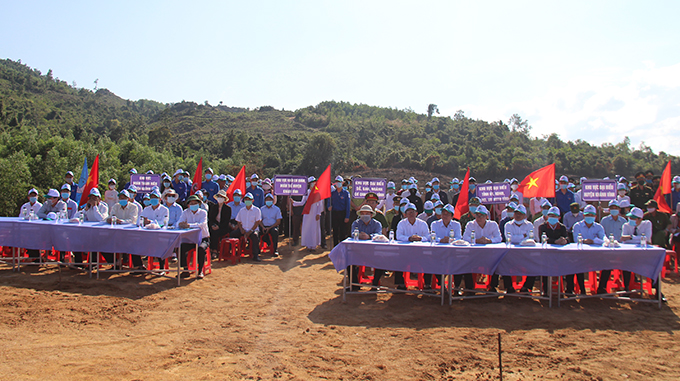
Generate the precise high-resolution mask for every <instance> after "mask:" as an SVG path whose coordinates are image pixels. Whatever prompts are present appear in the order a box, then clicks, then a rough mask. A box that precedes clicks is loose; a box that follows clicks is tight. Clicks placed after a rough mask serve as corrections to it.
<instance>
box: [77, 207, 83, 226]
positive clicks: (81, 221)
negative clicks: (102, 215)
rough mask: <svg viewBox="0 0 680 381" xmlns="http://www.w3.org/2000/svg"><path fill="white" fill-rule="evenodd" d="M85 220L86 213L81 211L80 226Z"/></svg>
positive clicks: (79, 216)
mask: <svg viewBox="0 0 680 381" xmlns="http://www.w3.org/2000/svg"><path fill="white" fill-rule="evenodd" d="M84 220H85V213H84V212H83V211H82V210H81V211H80V212H78V225H82V224H83V221H84Z"/></svg>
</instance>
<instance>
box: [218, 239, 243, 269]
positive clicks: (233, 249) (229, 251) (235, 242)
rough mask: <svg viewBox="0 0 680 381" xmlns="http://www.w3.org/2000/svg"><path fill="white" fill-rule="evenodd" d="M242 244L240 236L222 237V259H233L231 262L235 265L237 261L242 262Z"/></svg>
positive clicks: (220, 258)
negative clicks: (240, 250) (240, 253)
mask: <svg viewBox="0 0 680 381" xmlns="http://www.w3.org/2000/svg"><path fill="white" fill-rule="evenodd" d="M240 246H241V242H240V240H239V239H238V238H229V237H225V238H222V240H221V241H220V257H219V260H220V261H227V260H229V259H231V264H232V265H235V264H236V262H237V261H238V262H241V256H240V255H239V254H238V253H239V249H240Z"/></svg>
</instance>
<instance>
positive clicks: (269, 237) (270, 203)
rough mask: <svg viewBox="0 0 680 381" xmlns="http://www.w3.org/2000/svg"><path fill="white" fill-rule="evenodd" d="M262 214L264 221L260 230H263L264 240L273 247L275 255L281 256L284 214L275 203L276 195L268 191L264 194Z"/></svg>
mask: <svg viewBox="0 0 680 381" xmlns="http://www.w3.org/2000/svg"><path fill="white" fill-rule="evenodd" d="M260 213H261V214H262V221H261V222H260V230H261V231H262V240H263V241H264V242H267V244H268V245H269V246H270V247H271V248H272V253H273V255H274V256H275V257H278V256H279V225H281V220H282V219H283V216H282V215H281V209H280V208H279V207H278V206H276V205H274V195H273V194H271V193H267V194H266V195H265V196H264V206H263V207H262V208H261V209H260Z"/></svg>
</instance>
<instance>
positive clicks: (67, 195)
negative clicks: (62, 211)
mask: <svg viewBox="0 0 680 381" xmlns="http://www.w3.org/2000/svg"><path fill="white" fill-rule="evenodd" d="M70 195H71V194H70V193H66V192H64V193H62V194H61V198H63V199H64V200H66V199H67V198H69V196H70Z"/></svg>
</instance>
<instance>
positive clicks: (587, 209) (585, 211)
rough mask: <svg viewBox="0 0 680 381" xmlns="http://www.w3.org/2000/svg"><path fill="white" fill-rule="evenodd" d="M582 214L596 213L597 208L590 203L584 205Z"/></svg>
mask: <svg viewBox="0 0 680 381" xmlns="http://www.w3.org/2000/svg"><path fill="white" fill-rule="evenodd" d="M583 214H597V209H595V207H594V206H592V205H586V207H585V208H584V209H583Z"/></svg>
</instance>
